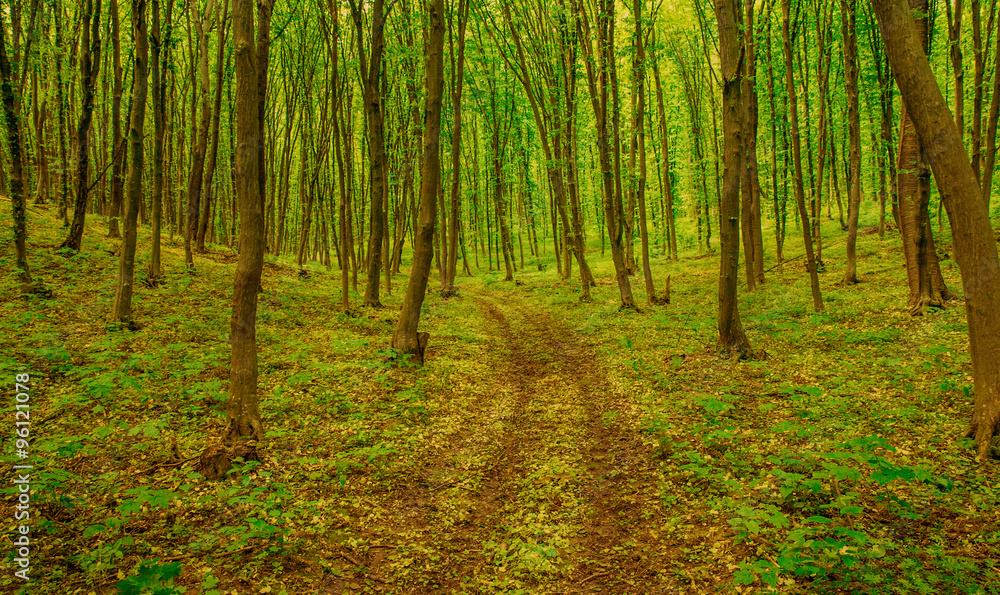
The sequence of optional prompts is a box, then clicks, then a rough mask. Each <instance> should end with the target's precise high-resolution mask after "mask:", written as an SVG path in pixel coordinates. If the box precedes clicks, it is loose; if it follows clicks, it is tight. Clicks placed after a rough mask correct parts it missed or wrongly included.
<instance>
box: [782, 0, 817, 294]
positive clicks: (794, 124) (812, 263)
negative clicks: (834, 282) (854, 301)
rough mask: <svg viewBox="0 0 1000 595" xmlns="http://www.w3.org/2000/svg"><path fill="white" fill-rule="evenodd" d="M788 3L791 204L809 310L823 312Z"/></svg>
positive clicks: (787, 1) (785, 2)
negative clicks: (804, 176)
mask: <svg viewBox="0 0 1000 595" xmlns="http://www.w3.org/2000/svg"><path fill="white" fill-rule="evenodd" d="M791 4H792V2H791V0H782V2H781V14H782V21H781V34H782V48H783V51H784V54H785V86H786V88H787V90H788V107H789V112H790V113H789V115H790V124H791V129H792V161H793V162H794V166H795V202H796V203H797V204H798V207H799V217H800V218H801V219H802V237H803V241H804V242H805V248H806V266H807V267H808V268H809V281H810V287H811V289H812V298H813V310H815V311H816V312H822V311H823V296H822V295H821V294H820V291H819V274H818V272H817V270H816V257H815V256H814V254H813V244H812V233H811V232H810V229H809V227H810V226H809V211H808V210H807V209H806V198H805V188H804V186H803V181H802V140H801V138H800V136H799V108H798V95H797V93H796V91H795V78H794V74H793V72H792V36H791V22H790V18H791V15H790V14H789V13H790V10H791Z"/></svg>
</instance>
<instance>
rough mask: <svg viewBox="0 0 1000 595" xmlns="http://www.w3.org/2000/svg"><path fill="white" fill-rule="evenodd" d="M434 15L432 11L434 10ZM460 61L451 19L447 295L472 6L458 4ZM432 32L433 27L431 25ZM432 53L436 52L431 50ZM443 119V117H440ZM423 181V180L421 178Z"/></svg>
mask: <svg viewBox="0 0 1000 595" xmlns="http://www.w3.org/2000/svg"><path fill="white" fill-rule="evenodd" d="M432 11H433V7H432ZM457 14H458V60H457V64H456V59H455V48H454V43H455V42H454V32H453V24H452V17H451V16H449V17H448V43H449V45H450V46H451V48H452V49H451V70H452V73H453V75H452V82H451V112H452V125H451V176H452V178H451V221H450V223H451V229H449V230H448V241H449V242H450V244H449V246H448V255H449V259H448V268H447V272H446V275H445V284H444V285H445V286H444V288H443V289H444V291H446V292H449V293H454V292H455V272H456V271H455V269H456V265H457V264H458V234H459V229H460V223H461V216H462V208H461V206H462V205H461V197H462V192H461V189H462V176H461V171H462V168H461V164H460V161H461V157H462V83H463V82H464V80H463V79H464V78H465V27H466V24H467V23H468V21H469V2H468V0H459V2H458V10H457ZM431 27H432V29H433V23H431ZM429 51H433V49H432V48H429ZM427 88H428V89H430V88H431V81H430V80H429V79H428V81H427ZM438 117H440V114H438ZM421 179H423V178H421Z"/></svg>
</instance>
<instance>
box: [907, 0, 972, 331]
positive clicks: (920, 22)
mask: <svg viewBox="0 0 1000 595" xmlns="http://www.w3.org/2000/svg"><path fill="white" fill-rule="evenodd" d="M910 8H911V9H912V10H913V11H914V12H915V13H916V14H919V15H921V16H920V18H918V19H917V21H916V24H917V31H918V32H919V34H920V38H921V43H922V46H921V47H923V48H926V47H927V43H928V32H927V27H928V22H927V21H928V18H929V17H928V16H927V8H928V0H910ZM902 111H903V114H902V119H901V121H900V132H899V156H898V159H899V161H898V171H897V180H898V181H897V188H898V190H897V191H898V196H899V198H898V201H899V224H900V225H899V231H900V235H901V236H902V239H903V254H904V256H905V259H906V278H907V282H908V284H909V288H910V295H909V300H908V306H909V308H910V313H911V314H915V315H917V314H922V313H923V311H924V309H925V308H926V307H927V306H941V305H942V304H943V302H944V299H945V297H947V294H948V290H947V288H946V287H945V285H944V280H943V279H941V273H940V268H939V267H938V264H937V252H936V251H935V249H934V238H933V236H932V235H931V229H930V218H929V216H928V204H929V202H930V176H931V172H930V169H929V168H928V166H927V164H926V163H925V161H924V160H925V156H924V155H925V152H926V151H925V150H924V147H923V146H922V144H921V142H920V139H919V138H918V136H917V133H916V130H915V129H914V128H913V122H912V120H911V119H910V114H909V105H908V104H907V103H906V101H905V100H904V101H903V110H902ZM989 170H990V161H989V157H988V156H987V172H989ZM989 175H990V174H989V173H987V175H986V178H987V179H988V178H989Z"/></svg>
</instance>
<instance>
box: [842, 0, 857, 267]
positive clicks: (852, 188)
mask: <svg viewBox="0 0 1000 595" xmlns="http://www.w3.org/2000/svg"><path fill="white" fill-rule="evenodd" d="M856 8H857V6H856V0H840V24H841V28H842V30H843V40H844V83H845V86H846V88H847V129H848V135H849V137H850V140H849V143H850V149H849V150H848V158H847V160H848V181H847V268H846V270H845V271H844V279H843V281H842V284H843V285H853V284H855V283H857V282H858V256H857V242H858V212H859V210H860V206H861V115H860V110H859V107H858V38H857V26H856V23H855V16H854V15H855V10H856Z"/></svg>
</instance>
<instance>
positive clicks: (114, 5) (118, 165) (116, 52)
mask: <svg viewBox="0 0 1000 595" xmlns="http://www.w3.org/2000/svg"><path fill="white" fill-rule="evenodd" d="M108 9H109V10H108V12H110V13H111V53H112V56H113V58H112V69H113V70H114V77H115V82H114V92H113V94H112V96H111V130H112V132H111V135H112V136H111V139H112V140H111V160H112V166H111V216H110V217H109V218H108V237H109V238H120V237H121V232H120V231H119V230H118V219H119V217H121V211H122V194H123V192H124V189H123V186H124V184H125V180H124V175H125V172H124V171H123V170H124V167H123V166H124V163H125V155H124V149H125V139H123V138H122V59H121V53H122V52H121V45H122V44H121V31H120V28H119V24H118V20H119V18H118V0H111V2H110V3H109V4H108Z"/></svg>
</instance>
